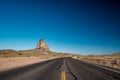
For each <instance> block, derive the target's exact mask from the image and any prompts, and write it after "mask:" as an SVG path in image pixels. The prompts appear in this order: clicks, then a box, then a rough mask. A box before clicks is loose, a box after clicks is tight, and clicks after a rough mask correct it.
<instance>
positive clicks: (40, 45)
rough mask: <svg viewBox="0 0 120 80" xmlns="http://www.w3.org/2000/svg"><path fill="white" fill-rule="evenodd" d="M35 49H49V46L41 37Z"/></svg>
mask: <svg viewBox="0 0 120 80" xmlns="http://www.w3.org/2000/svg"><path fill="white" fill-rule="evenodd" d="M36 49H43V50H45V51H49V48H48V46H47V45H46V44H45V42H44V40H43V39H40V40H39V42H38V44H37V46H36Z"/></svg>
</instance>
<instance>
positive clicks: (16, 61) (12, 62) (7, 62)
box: [0, 57, 47, 71]
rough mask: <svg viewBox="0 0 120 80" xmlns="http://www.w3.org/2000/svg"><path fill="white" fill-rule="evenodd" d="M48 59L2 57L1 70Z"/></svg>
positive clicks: (0, 59)
mask: <svg viewBox="0 0 120 80" xmlns="http://www.w3.org/2000/svg"><path fill="white" fill-rule="evenodd" d="M45 60H47V59H42V58H41V57H9V58H0V71H4V70H9V69H12V68H16V67H21V66H25V65H29V64H33V63H37V62H41V61H45Z"/></svg>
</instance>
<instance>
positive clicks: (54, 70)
mask: <svg viewBox="0 0 120 80" xmlns="http://www.w3.org/2000/svg"><path fill="white" fill-rule="evenodd" d="M62 71H65V76H66V80H120V72H116V71H114V70H109V69H106V68H101V67H98V66H96V65H94V64H91V63H87V62H84V61H80V60H77V59H73V58H57V59H53V60H48V61H44V62H40V63H35V64H32V65H29V66H24V67H20V68H15V69H12V70H8V71H3V72H0V80H62V78H61V72H62Z"/></svg>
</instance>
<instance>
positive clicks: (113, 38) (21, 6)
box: [0, 0, 120, 54]
mask: <svg viewBox="0 0 120 80" xmlns="http://www.w3.org/2000/svg"><path fill="white" fill-rule="evenodd" d="M119 4H120V3H119V0H91V1H90V0H0V49H15V50H21V49H31V48H35V46H36V43H37V42H38V41H39V39H40V38H44V39H45V41H46V43H47V44H48V46H49V47H50V49H51V50H52V51H58V52H70V53H80V54H107V53H108V54H109V53H116V52H120V35H119V34H120V5H119Z"/></svg>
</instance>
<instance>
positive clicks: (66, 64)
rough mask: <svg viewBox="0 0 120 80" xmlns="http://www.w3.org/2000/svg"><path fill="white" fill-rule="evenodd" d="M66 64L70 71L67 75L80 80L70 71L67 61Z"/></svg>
mask: <svg viewBox="0 0 120 80" xmlns="http://www.w3.org/2000/svg"><path fill="white" fill-rule="evenodd" d="M65 63H66V67H67V69H68V72H67V73H69V74H70V75H71V76H72V77H73V78H74V80H78V78H77V77H76V76H75V75H74V74H73V73H72V71H71V70H70V68H69V66H68V63H67V61H66V60H65Z"/></svg>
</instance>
